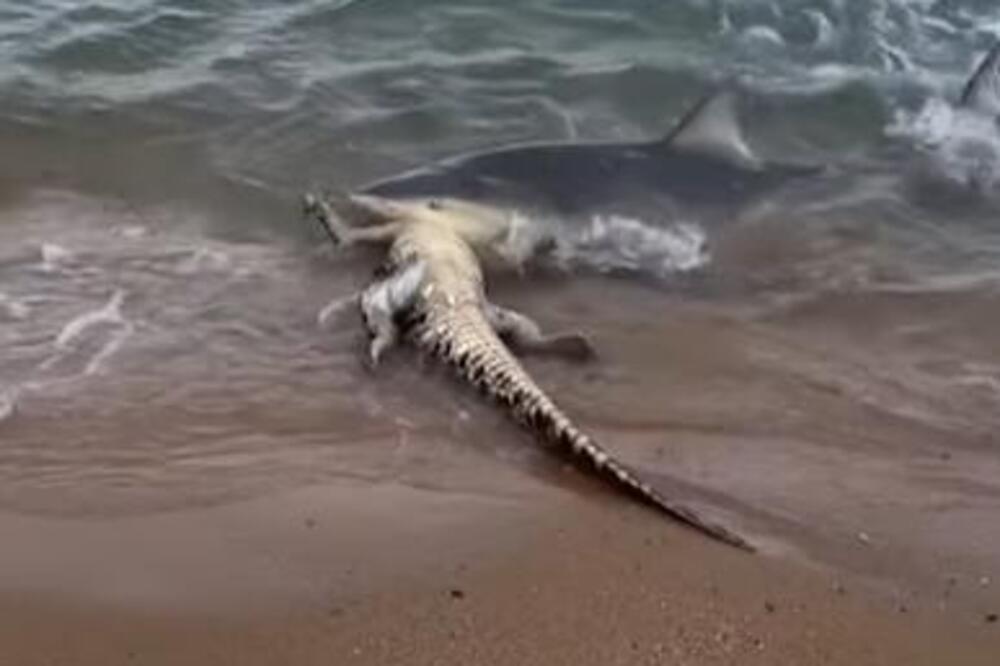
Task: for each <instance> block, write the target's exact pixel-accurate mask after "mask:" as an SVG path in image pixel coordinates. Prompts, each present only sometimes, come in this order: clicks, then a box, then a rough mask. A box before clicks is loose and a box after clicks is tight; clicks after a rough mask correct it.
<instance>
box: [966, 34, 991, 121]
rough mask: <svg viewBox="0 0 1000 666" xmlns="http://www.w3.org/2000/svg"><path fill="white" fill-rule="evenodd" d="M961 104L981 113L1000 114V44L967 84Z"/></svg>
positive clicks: (984, 60)
mask: <svg viewBox="0 0 1000 666" xmlns="http://www.w3.org/2000/svg"><path fill="white" fill-rule="evenodd" d="M959 104H960V105H961V106H963V107H965V108H967V109H972V110H974V111H979V112H981V113H1000V42H997V43H996V44H994V45H993V48H991V49H990V51H989V53H987V54H986V56H985V57H984V58H983V59H982V61H981V62H980V63H979V66H978V67H976V71H975V73H974V74H973V75H972V77H971V78H970V79H969V82H968V83H966V84H965V89H964V90H962V97H961V98H960V99H959Z"/></svg>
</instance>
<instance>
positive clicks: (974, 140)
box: [886, 97, 1000, 187]
mask: <svg viewBox="0 0 1000 666" xmlns="http://www.w3.org/2000/svg"><path fill="white" fill-rule="evenodd" d="M886 132H887V134H889V135H890V136H896V137H900V138H906V139H909V140H911V141H914V142H915V143H916V144H917V145H919V146H922V147H923V148H924V149H926V150H928V151H931V152H933V154H934V156H935V159H936V161H937V163H938V164H939V166H940V167H941V170H942V171H943V172H944V174H945V175H947V176H948V177H950V178H952V179H953V180H955V181H958V182H961V183H965V184H975V185H978V186H984V187H991V186H993V185H995V184H996V182H997V181H998V180H1000V133H998V132H997V130H996V123H995V120H994V119H993V117H992V116H990V115H988V114H983V113H978V112H976V111H972V110H969V109H962V108H955V107H953V106H952V105H951V104H950V103H949V102H948V101H946V100H945V99H943V98H941V97H933V98H931V99H929V100H928V101H927V102H926V103H925V104H924V105H923V106H922V107H921V108H920V109H919V110H917V111H916V112H909V111H900V112H898V113H897V114H896V116H895V118H894V120H893V123H892V124H891V125H890V126H889V127H888V128H887V130H886Z"/></svg>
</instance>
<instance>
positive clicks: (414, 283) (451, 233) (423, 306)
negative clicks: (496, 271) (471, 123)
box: [312, 200, 754, 551]
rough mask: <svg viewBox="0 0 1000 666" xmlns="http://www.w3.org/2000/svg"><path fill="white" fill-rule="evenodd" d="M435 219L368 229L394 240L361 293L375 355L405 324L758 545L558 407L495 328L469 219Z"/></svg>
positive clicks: (618, 472) (566, 435) (592, 449)
mask: <svg viewBox="0 0 1000 666" xmlns="http://www.w3.org/2000/svg"><path fill="white" fill-rule="evenodd" d="M361 203H363V204H364V205H365V206H366V207H368V208H372V206H373V205H374V204H378V203H379V202H377V201H375V200H368V201H365V200H362V201H361ZM317 207H319V209H318V210H317ZM312 208H313V209H314V211H316V212H318V213H319V214H320V217H321V218H322V219H323V221H324V222H325V223H326V225H327V228H328V229H329V230H331V232H332V234H333V235H334V236H335V237H339V238H344V237H345V236H348V237H349V236H350V234H351V233H352V231H351V230H347V229H344V228H341V227H338V224H337V222H336V221H335V220H334V219H333V217H332V213H331V212H330V211H329V210H328V209H325V208H322V207H321V205H320V204H318V203H316V202H315V201H313V202H312ZM436 222H437V221H436V220H432V221H429V220H426V219H420V217H419V216H417V217H412V218H408V219H406V218H400V217H398V216H397V217H395V218H394V219H393V220H392V221H391V222H390V224H394V225H396V226H394V227H392V228H391V229H388V228H387V227H383V228H385V229H386V233H385V234H384V235H379V234H377V233H376V234H373V236H378V238H374V237H365V238H363V240H381V241H388V242H390V243H391V245H390V250H389V257H388V262H387V265H386V268H385V270H386V272H387V277H385V278H384V279H383V280H381V281H379V282H376V283H375V284H373V285H372V286H371V287H369V288H368V289H367V290H366V291H365V292H364V293H363V294H362V296H361V305H362V311H363V314H364V316H365V321H366V324H367V325H368V327H369V329H370V330H371V331H372V332H373V334H374V340H373V343H372V350H371V360H372V363H373V364H374V363H377V362H378V359H379V357H380V355H381V353H382V352H383V351H384V350H385V349H386V348H387V347H388V346H389V345H391V344H393V343H394V342H395V339H396V336H397V334H398V333H399V332H402V334H403V335H404V336H405V338H406V339H407V340H409V341H410V342H412V343H413V344H414V345H415V346H417V347H418V348H420V349H421V350H423V351H424V352H426V353H428V354H429V355H432V356H434V357H436V358H438V359H440V360H442V361H444V362H445V363H446V364H448V365H449V366H451V367H452V368H454V369H455V371H456V372H457V373H458V374H459V375H460V376H461V377H462V378H463V379H465V380H466V381H467V382H468V383H470V384H471V385H473V386H475V387H477V388H478V389H479V390H480V391H481V392H482V393H484V394H485V395H487V396H488V397H490V398H491V399H493V400H494V401H495V402H497V403H499V404H501V405H504V406H505V407H506V408H507V410H508V412H509V414H510V415H511V416H512V417H513V418H514V419H515V420H517V421H518V422H520V423H521V424H522V425H524V426H525V427H527V428H528V429H529V430H530V431H531V432H532V433H534V434H535V435H536V436H537V437H538V438H539V440H541V441H542V442H543V443H545V444H548V445H551V446H553V447H554V448H556V449H558V450H561V451H565V452H567V453H569V454H570V455H571V457H572V458H573V459H574V460H576V461H581V462H584V463H586V465H587V466H589V467H590V468H591V469H592V470H593V471H594V472H596V473H597V474H598V475H600V476H602V477H604V478H606V479H608V480H610V481H611V482H612V483H614V484H615V485H616V486H617V487H619V488H620V489H622V490H624V491H626V492H629V493H630V494H632V495H633V496H636V497H638V498H639V499H641V500H643V501H645V502H647V503H649V504H651V505H653V506H654V507H656V508H658V509H660V510H662V511H664V512H665V513H667V514H668V515H670V516H671V517H673V518H675V519H677V520H679V521H681V522H683V523H686V524H687V525H689V526H691V527H693V528H695V529H697V530H699V531H701V532H703V533H705V534H707V535H709V536H711V537H713V538H715V539H718V540H720V541H723V542H725V543H728V544H730V545H733V546H736V547H738V548H742V549H744V550H748V551H753V550H754V548H753V546H752V545H751V544H750V543H749V542H747V541H746V539H744V538H743V537H741V536H740V535H738V534H736V533H734V532H732V531H730V530H729V529H727V528H725V527H723V526H721V525H718V524H716V523H713V522H710V521H708V520H706V519H705V518H703V517H702V516H700V515H698V513H696V512H695V511H694V510H692V509H691V508H689V507H687V506H685V505H684V504H681V503H678V502H675V501H673V500H671V499H669V498H667V497H666V496H664V495H663V494H662V493H660V492H659V491H657V490H656V489H654V488H653V487H652V486H650V485H649V484H647V483H645V482H643V481H642V480H641V479H640V478H639V476H638V474H637V473H636V472H634V471H633V470H632V469H631V468H629V467H628V466H626V465H625V464H623V463H621V462H619V461H618V460H616V459H615V458H614V457H613V456H612V455H611V454H610V453H608V452H607V451H606V450H604V449H603V448H602V447H601V446H599V445H598V444H597V443H596V442H595V441H594V440H593V439H591V438H590V437H589V436H588V435H586V434H585V433H584V432H582V431H581V430H580V429H579V428H578V427H577V426H576V425H575V424H574V423H573V422H572V421H571V420H570V419H569V417H567V416H566V414H565V413H563V411H562V410H561V409H559V407H558V406H556V404H555V403H554V402H553V401H552V400H551V399H550V398H549V396H548V395H547V394H546V393H545V391H543V390H542V389H541V388H540V387H539V386H538V385H537V384H536V383H535V381H534V380H533V379H532V378H531V376H530V375H529V374H528V373H527V371H526V370H525V369H524V367H523V366H522V365H521V363H520V362H519V361H518V360H517V358H515V357H514V355H513V354H511V352H510V351H509V350H508V348H507V346H506V345H505V344H504V342H503V341H502V340H501V338H500V336H499V335H498V333H497V331H496V326H497V323H498V322H497V317H496V316H491V313H495V312H496V311H497V308H496V306H493V305H492V304H490V303H489V302H488V301H487V299H486V296H485V291H484V286H483V284H484V281H483V274H482V270H481V268H480V265H479V261H478V260H477V257H476V253H475V250H474V248H475V247H476V245H477V242H475V238H473V241H474V242H472V243H470V242H468V240H467V239H468V238H469V234H467V233H465V231H466V229H467V227H462V228H460V229H459V228H458V227H455V226H453V225H442V224H438V223H436ZM456 229H458V230H456ZM481 237H482V236H478V238H481ZM387 314H389V315H390V316H388V317H387V316H386V315H387ZM387 322H390V323H387ZM396 322H398V324H399V329H397V328H396ZM400 329H401V330H400ZM380 340H381V342H379V341H380Z"/></svg>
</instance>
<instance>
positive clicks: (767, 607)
mask: <svg viewBox="0 0 1000 666" xmlns="http://www.w3.org/2000/svg"><path fill="white" fill-rule="evenodd" d="M764 610H766V611H767V612H768V613H773V612H774V611H776V610H778V608H777V606H775V605H774V604H773V603H771V602H770V601H765V602H764Z"/></svg>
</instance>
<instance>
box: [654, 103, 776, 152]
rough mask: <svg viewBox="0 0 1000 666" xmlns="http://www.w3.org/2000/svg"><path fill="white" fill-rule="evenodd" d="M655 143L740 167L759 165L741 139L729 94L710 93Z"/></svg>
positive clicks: (733, 105)
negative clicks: (726, 161) (719, 158)
mask: <svg viewBox="0 0 1000 666" xmlns="http://www.w3.org/2000/svg"><path fill="white" fill-rule="evenodd" d="M658 143H659V144H660V145H662V146H670V147H672V148H680V149H682V150H688V151H692V152H699V153H705V154H709V155H713V156H715V157H721V158H723V159H726V160H728V161H730V162H733V163H734V164H738V165H740V166H744V167H753V168H756V167H758V166H759V165H760V161H759V160H758V159H757V156H756V155H754V153H753V151H752V150H751V149H750V146H749V145H747V142H746V140H745V139H744V137H743V130H742V129H741V128H740V124H739V120H738V119H737V117H736V94H735V92H733V91H732V90H726V89H720V90H713V91H712V92H709V93H708V94H707V95H705V96H704V97H702V98H701V99H700V100H699V101H698V102H697V103H696V104H695V105H694V106H693V107H691V109H689V110H688V112H687V113H685V114H684V116H683V117H682V118H681V120H680V122H678V123H677V124H676V125H675V126H674V128H673V129H672V130H670V133H669V134H667V135H666V136H665V137H664V138H663V139H661V140H660V141H659V142H658Z"/></svg>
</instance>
